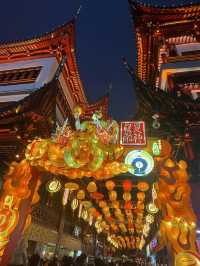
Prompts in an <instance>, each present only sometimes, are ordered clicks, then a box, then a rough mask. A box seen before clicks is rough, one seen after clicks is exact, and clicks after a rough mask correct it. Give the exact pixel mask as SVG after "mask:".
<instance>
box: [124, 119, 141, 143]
mask: <svg viewBox="0 0 200 266" xmlns="http://www.w3.org/2000/svg"><path fill="white" fill-rule="evenodd" d="M120 144H121V145H123V146H135V145H138V146H139V145H146V135H145V123H144V121H129V122H121V125H120Z"/></svg>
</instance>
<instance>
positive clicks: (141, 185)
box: [137, 182, 149, 192]
mask: <svg viewBox="0 0 200 266" xmlns="http://www.w3.org/2000/svg"><path fill="white" fill-rule="evenodd" d="M137 188H138V190H140V191H143V192H145V191H147V190H148V189H149V184H148V183H146V182H139V183H138V185H137Z"/></svg>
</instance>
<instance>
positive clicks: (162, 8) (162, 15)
mask: <svg viewBox="0 0 200 266" xmlns="http://www.w3.org/2000/svg"><path fill="white" fill-rule="evenodd" d="M129 5H130V8H131V13H132V18H133V20H134V21H135V22H137V21H138V20H139V19H141V20H143V21H145V20H146V21H152V22H163V23H165V24H166V23H167V22H171V21H177V20H179V21H180V20H182V21H187V20H190V19H198V17H199V15H200V4H197V3H191V4H187V5H174V4H173V5H171V6H167V5H150V4H145V3H142V2H139V1H136V0H129Z"/></svg>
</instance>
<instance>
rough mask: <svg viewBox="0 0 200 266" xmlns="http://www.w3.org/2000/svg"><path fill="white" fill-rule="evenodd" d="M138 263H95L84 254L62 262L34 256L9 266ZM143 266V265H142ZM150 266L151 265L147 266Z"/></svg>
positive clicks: (96, 260) (128, 265) (123, 265)
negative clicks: (21, 262) (24, 261)
mask: <svg viewBox="0 0 200 266" xmlns="http://www.w3.org/2000/svg"><path fill="white" fill-rule="evenodd" d="M137 265H139V264H137V263H136V262H127V261H126V262H122V261H118V262H111V261H110V262H106V261H104V260H103V259H101V258H94V260H93V261H88V259H87V256H86V254H84V253H82V254H81V255H80V256H79V257H77V258H75V259H73V258H72V257H68V256H64V257H63V258H62V259H61V260H59V259H58V258H56V257H53V258H52V259H49V260H47V259H42V258H41V257H40V256H39V255H38V254H34V255H32V256H31V257H30V258H29V260H28V261H27V262H26V265H24V263H23V264H10V265H9V266H137ZM140 265H141V264H140ZM145 265H147V266H150V265H151V264H145Z"/></svg>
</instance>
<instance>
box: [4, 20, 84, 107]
mask: <svg viewBox="0 0 200 266" xmlns="http://www.w3.org/2000/svg"><path fill="white" fill-rule="evenodd" d="M64 55H66V56H67V60H66V63H65V65H64V68H63V71H62V74H63V77H64V79H65V82H66V83H67V87H68V88H69V89H70V93H71V96H72V98H73V101H74V103H75V104H78V103H80V102H83V103H87V99H86V96H85V92H84V89H83V85H82V82H81V80H80V76H79V72H78V67H77V61H76V55H75V20H71V21H69V22H67V23H65V24H63V25H61V26H59V27H57V28H55V29H54V30H53V31H50V32H48V33H45V34H42V35H40V36H35V37H32V38H29V39H26V40H17V41H11V42H7V43H3V42H2V43H0V64H2V63H11V62H16V61H24V60H33V59H41V58H47V57H56V58H57V60H58V63H60V62H61V60H62V58H63V56H64Z"/></svg>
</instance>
